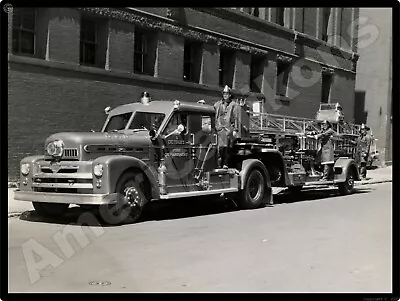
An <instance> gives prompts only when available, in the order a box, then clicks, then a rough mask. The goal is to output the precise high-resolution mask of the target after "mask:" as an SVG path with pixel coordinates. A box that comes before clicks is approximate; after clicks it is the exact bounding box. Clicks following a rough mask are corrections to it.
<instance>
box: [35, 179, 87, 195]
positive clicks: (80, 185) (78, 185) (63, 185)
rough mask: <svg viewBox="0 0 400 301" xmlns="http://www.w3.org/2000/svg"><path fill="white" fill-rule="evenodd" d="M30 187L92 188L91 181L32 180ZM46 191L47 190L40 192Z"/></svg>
mask: <svg viewBox="0 0 400 301" xmlns="http://www.w3.org/2000/svg"><path fill="white" fill-rule="evenodd" d="M32 187H35V188H79V189H93V184H92V183H38V182H33V183H32ZM42 193H47V192H42Z"/></svg>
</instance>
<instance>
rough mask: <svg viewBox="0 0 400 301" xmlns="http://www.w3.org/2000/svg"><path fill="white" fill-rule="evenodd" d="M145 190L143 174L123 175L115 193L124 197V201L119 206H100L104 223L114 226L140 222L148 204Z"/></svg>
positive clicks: (129, 173) (131, 173)
mask: <svg viewBox="0 0 400 301" xmlns="http://www.w3.org/2000/svg"><path fill="white" fill-rule="evenodd" d="M144 189H145V188H144V179H143V175H142V174H140V173H137V172H132V171H128V172H125V173H124V174H122V176H121V177H120V179H119V180H118V182H117V185H116V189H115V192H118V193H120V194H121V195H123V196H124V200H123V201H122V202H119V203H117V204H111V205H103V206H100V216H101V218H102V219H103V221H104V222H106V223H107V224H112V225H122V224H131V223H135V222H137V221H139V220H140V218H141V216H142V212H143V206H144V204H145V202H146V197H145V195H144V191H145V190H144Z"/></svg>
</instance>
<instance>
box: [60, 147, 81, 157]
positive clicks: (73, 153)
mask: <svg viewBox="0 0 400 301" xmlns="http://www.w3.org/2000/svg"><path fill="white" fill-rule="evenodd" d="M63 157H64V158H76V157H78V149H77V148H65V149H64V153H63Z"/></svg>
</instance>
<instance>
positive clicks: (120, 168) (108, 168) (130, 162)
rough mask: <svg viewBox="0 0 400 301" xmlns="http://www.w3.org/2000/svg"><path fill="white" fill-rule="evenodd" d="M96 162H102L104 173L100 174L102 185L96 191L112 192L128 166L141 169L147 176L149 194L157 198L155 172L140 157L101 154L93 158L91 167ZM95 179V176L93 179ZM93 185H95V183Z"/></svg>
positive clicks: (158, 196)
mask: <svg viewBox="0 0 400 301" xmlns="http://www.w3.org/2000/svg"><path fill="white" fill-rule="evenodd" d="M98 163H101V164H103V166H104V174H103V176H102V181H103V187H102V188H101V189H99V190H101V192H100V191H99V192H97V193H113V192H114V191H115V189H116V186H117V182H118V179H119V177H120V176H121V175H122V173H123V172H125V171H126V170H128V169H130V168H137V169H139V170H141V171H142V172H143V173H144V174H145V176H146V177H147V179H148V181H149V183H150V186H151V196H152V198H153V199H159V198H160V195H159V191H158V181H157V174H156V173H155V172H154V171H152V169H151V168H150V167H149V165H148V164H146V163H145V162H143V161H142V160H140V159H137V158H135V157H130V156H124V155H118V156H115V155H114V156H113V155H109V156H102V157H99V158H97V159H95V160H93V164H92V168H94V166H95V165H96V164H98ZM94 181H96V178H95V179H94ZM93 187H96V186H95V185H94V186H93Z"/></svg>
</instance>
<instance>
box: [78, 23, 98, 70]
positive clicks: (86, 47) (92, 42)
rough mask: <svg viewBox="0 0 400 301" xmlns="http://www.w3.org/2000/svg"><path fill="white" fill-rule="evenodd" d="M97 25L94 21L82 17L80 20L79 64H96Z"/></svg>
mask: <svg viewBox="0 0 400 301" xmlns="http://www.w3.org/2000/svg"><path fill="white" fill-rule="evenodd" d="M96 51H97V24H96V21H94V20H91V19H89V18H86V17H83V18H82V19H81V37H80V63H81V64H84V65H95V64H96Z"/></svg>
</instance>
